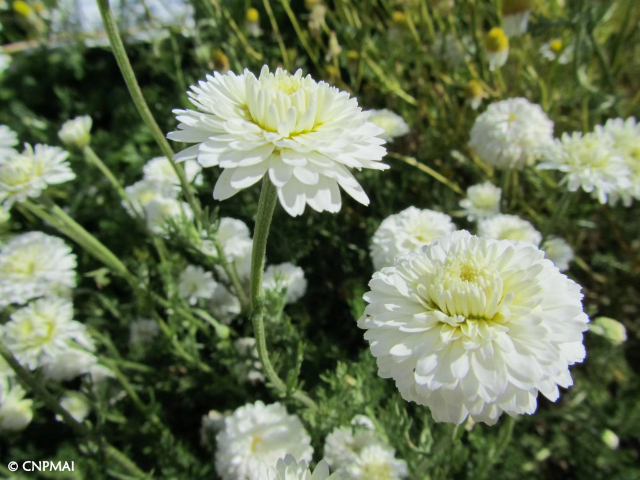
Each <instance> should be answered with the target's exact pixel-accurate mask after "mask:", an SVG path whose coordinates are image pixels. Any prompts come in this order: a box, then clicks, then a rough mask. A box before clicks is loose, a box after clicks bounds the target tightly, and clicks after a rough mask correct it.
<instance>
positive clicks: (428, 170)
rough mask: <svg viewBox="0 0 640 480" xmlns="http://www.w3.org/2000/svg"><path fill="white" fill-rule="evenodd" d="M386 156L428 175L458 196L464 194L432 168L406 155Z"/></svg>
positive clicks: (392, 154)
mask: <svg viewBox="0 0 640 480" xmlns="http://www.w3.org/2000/svg"><path fill="white" fill-rule="evenodd" d="M388 156H389V157H391V158H397V159H398V160H402V161H403V162H405V163H408V164H409V165H411V166H413V167H416V168H417V169H419V170H422V171H423V172H425V173H428V174H429V175H431V176H432V177H433V178H435V179H436V180H437V181H439V182H440V183H442V184H443V185H445V186H447V187H449V188H450V189H451V190H453V191H454V192H456V193H457V194H458V195H464V192H463V191H462V189H461V188H460V187H459V186H458V185H457V184H456V183H454V182H452V181H450V180H449V179H447V178H446V177H445V176H444V175H442V174H441V173H438V172H436V171H435V170H434V169H433V168H431V167H428V166H427V165H425V164H424V163H421V162H419V161H418V160H416V159H415V158H413V157H407V156H406V155H400V154H398V153H389V154H388Z"/></svg>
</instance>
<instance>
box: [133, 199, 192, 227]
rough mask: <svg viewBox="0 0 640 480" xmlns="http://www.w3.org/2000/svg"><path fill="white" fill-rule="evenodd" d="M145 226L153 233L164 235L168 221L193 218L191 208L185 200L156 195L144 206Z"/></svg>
mask: <svg viewBox="0 0 640 480" xmlns="http://www.w3.org/2000/svg"><path fill="white" fill-rule="evenodd" d="M144 214H145V217H146V218H147V227H148V228H149V230H151V231H152V232H154V233H160V234H163V235H165V234H166V233H167V228H168V225H169V222H170V221H173V222H176V223H177V224H180V223H182V222H183V221H189V220H192V219H193V210H191V207H190V206H189V204H188V203H186V202H181V201H179V200H176V199H174V198H162V197H158V198H156V199H154V200H152V201H151V202H149V203H148V204H147V205H146V206H145V207H144Z"/></svg>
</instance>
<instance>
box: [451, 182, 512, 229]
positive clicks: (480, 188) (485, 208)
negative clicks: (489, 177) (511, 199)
mask: <svg viewBox="0 0 640 480" xmlns="http://www.w3.org/2000/svg"><path fill="white" fill-rule="evenodd" d="M501 195H502V189H500V188H498V187H496V186H495V185H494V184H493V183H491V182H484V183H480V184H478V185H473V186H471V187H469V188H467V198H465V199H464V200H461V201H460V206H461V207H462V209H463V212H464V214H465V215H466V216H467V220H469V221H474V220H478V219H482V218H488V217H492V216H494V215H497V214H498V213H500V197H501Z"/></svg>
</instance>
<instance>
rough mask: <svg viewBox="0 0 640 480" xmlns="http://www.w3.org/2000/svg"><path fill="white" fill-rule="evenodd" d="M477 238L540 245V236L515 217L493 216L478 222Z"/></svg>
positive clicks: (524, 221) (532, 228) (530, 226)
mask: <svg viewBox="0 0 640 480" xmlns="http://www.w3.org/2000/svg"><path fill="white" fill-rule="evenodd" d="M478 236H479V237H484V238H493V239H495V240H511V241H515V242H526V243H532V244H534V245H535V246H538V245H540V242H541V241H542V234H541V233H540V232H539V231H537V230H536V229H535V228H534V227H533V225H531V223H529V222H527V221H526V220H523V219H521V218H520V217H518V216H517V215H502V214H500V215H495V216H493V217H490V218H484V219H482V220H480V221H479V222H478Z"/></svg>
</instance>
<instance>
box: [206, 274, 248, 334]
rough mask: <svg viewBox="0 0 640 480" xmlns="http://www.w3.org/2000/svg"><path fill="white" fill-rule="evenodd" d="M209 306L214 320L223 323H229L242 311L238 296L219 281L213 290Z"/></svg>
mask: <svg viewBox="0 0 640 480" xmlns="http://www.w3.org/2000/svg"><path fill="white" fill-rule="evenodd" d="M209 308H210V309H211V313H212V314H213V316H214V317H215V318H216V320H218V321H219V322H220V323H222V324H224V325H229V324H230V323H231V321H232V320H233V319H234V318H236V317H237V316H238V315H240V312H241V311H242V306H241V305H240V300H238V297H237V296H235V295H234V294H233V293H231V292H230V291H229V290H227V288H226V287H225V286H224V285H222V284H221V283H219V284H218V286H217V287H216V289H215V291H214V292H213V296H212V297H211V301H210V302H209Z"/></svg>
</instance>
